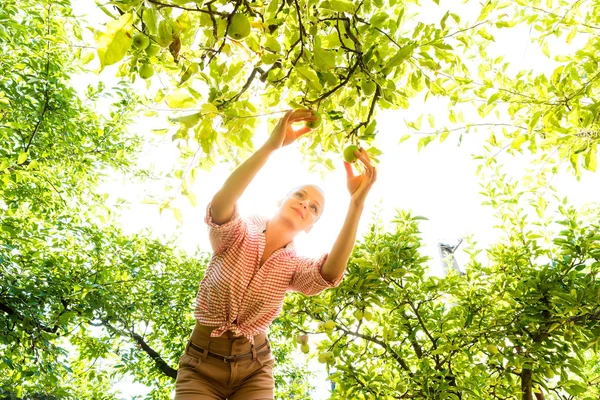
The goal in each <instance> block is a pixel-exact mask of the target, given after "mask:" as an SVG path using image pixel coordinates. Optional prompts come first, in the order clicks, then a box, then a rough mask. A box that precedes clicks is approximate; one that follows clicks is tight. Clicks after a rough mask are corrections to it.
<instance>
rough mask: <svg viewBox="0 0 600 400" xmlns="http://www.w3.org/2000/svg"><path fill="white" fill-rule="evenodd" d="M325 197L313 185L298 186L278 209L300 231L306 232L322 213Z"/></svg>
mask: <svg viewBox="0 0 600 400" xmlns="http://www.w3.org/2000/svg"><path fill="white" fill-rule="evenodd" d="M324 205H325V197H324V196H323V192H321V190H320V189H319V188H318V187H316V186H313V185H305V186H300V187H298V188H296V189H294V190H292V191H291V192H290V193H289V194H288V196H287V198H286V199H285V200H284V201H283V203H282V204H281V206H280V208H279V213H280V214H281V215H282V216H285V217H287V218H289V220H291V221H292V223H293V224H294V226H295V227H296V228H297V229H298V230H300V231H306V232H308V231H309V230H310V228H311V227H312V226H313V225H314V223H315V222H317V221H318V220H319V217H320V216H321V214H322V213H323V207H324Z"/></svg>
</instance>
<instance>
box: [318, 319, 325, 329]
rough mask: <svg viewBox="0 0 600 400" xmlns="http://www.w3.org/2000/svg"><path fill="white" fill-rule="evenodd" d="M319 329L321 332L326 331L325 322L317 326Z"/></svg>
mask: <svg viewBox="0 0 600 400" xmlns="http://www.w3.org/2000/svg"><path fill="white" fill-rule="evenodd" d="M317 329H318V330H320V331H324V330H325V322H323V321H320V322H319V324H318V325H317Z"/></svg>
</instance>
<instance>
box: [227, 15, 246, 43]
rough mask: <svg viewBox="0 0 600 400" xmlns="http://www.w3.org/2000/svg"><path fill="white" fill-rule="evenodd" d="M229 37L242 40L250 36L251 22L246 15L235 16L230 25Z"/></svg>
mask: <svg viewBox="0 0 600 400" xmlns="http://www.w3.org/2000/svg"><path fill="white" fill-rule="evenodd" d="M227 32H228V35H229V36H231V37H232V38H234V39H235V40H241V39H243V38H245V37H246V36H248V35H249V34H250V21H248V18H246V16H245V15H244V14H238V13H235V14H233V17H231V22H230V24H229V31H227Z"/></svg>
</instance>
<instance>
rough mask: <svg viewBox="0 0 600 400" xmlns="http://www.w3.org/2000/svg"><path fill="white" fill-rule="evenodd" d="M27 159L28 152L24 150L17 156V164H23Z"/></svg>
mask: <svg viewBox="0 0 600 400" xmlns="http://www.w3.org/2000/svg"><path fill="white" fill-rule="evenodd" d="M26 160H27V153H26V152H24V151H22V152H20V153H19V157H18V158H17V164H23V163H24V162H25V161H26Z"/></svg>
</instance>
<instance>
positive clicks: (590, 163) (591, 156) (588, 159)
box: [583, 144, 598, 172]
mask: <svg viewBox="0 0 600 400" xmlns="http://www.w3.org/2000/svg"><path fill="white" fill-rule="evenodd" d="M596 156H597V151H596V145H595V144H593V145H592V146H590V147H589V148H588V150H587V152H586V153H585V158H584V161H583V166H584V167H585V168H586V169H588V170H590V171H594V172H596V167H597V166H598V164H597V161H596Z"/></svg>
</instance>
